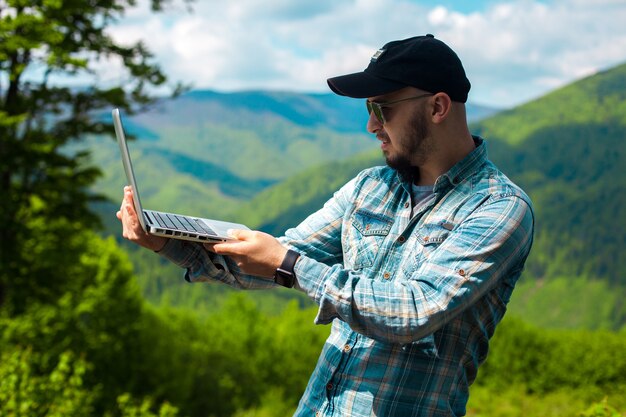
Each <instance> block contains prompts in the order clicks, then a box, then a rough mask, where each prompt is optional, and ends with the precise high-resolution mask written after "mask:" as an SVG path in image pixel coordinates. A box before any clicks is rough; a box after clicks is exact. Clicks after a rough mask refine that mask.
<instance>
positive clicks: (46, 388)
mask: <svg viewBox="0 0 626 417" xmlns="http://www.w3.org/2000/svg"><path fill="white" fill-rule="evenodd" d="M43 362H44V359H43V357H42V355H41V354H39V353H35V352H33V351H32V350H31V349H27V350H24V349H19V348H18V349H15V350H12V351H8V352H3V353H2V356H1V360H0V416H2V417H37V416H46V417H65V416H76V417H80V416H85V417H88V416H91V415H92V412H93V402H94V398H95V395H96V394H95V392H94V391H92V390H90V389H88V388H87V387H85V385H84V380H83V378H84V375H85V372H86V371H87V368H88V364H87V363H86V362H85V361H84V360H83V359H80V358H76V357H75V355H73V354H72V353H71V352H64V353H62V354H61V355H60V356H59V361H58V363H57V364H56V365H55V366H54V367H53V369H52V370H51V372H50V373H47V374H46V373H44V374H42V373H41V372H40V368H41V367H42V366H45V365H43Z"/></svg>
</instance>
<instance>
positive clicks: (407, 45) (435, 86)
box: [327, 34, 471, 103]
mask: <svg viewBox="0 0 626 417" xmlns="http://www.w3.org/2000/svg"><path fill="white" fill-rule="evenodd" d="M327 81H328V86H329V87H330V89H331V90H333V91H334V92H335V93H337V94H339V95H342V96H348V97H354V98H367V97H375V96H380V95H383V94H388V93H391V92H393V91H397V90H400V89H402V88H405V87H415V88H419V89H420V90H424V91H428V92H429V93H433V94H436V93H439V92H444V93H446V94H448V96H450V98H451V99H452V101H458V102H461V103H465V102H466V101H467V94H468V93H469V90H470V87H471V85H470V82H469V80H468V79H467V76H466V75H465V70H464V69H463V64H461V60H460V59H459V57H458V56H457V54H456V53H455V52H454V51H453V50H452V49H451V48H450V47H449V46H448V45H446V44H445V43H443V42H442V41H440V40H439V39H435V37H434V36H433V35H431V34H428V35H424V36H416V37H413V38H409V39H403V40H399V41H392V42H389V43H387V44H386V45H385V46H383V47H382V48H381V49H379V50H378V51H376V53H375V54H374V56H372V58H371V59H370V63H369V65H368V66H367V68H365V70H364V71H363V72H356V73H354V74H348V75H341V76H338V77H333V78H329V79H328V80H327Z"/></svg>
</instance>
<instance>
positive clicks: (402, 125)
mask: <svg viewBox="0 0 626 417" xmlns="http://www.w3.org/2000/svg"><path fill="white" fill-rule="evenodd" d="M421 94H423V92H421V91H420V90H417V89H414V88H405V89H402V90H399V91H396V92H393V93H391V94H386V95H384V96H378V97H373V98H370V99H369V100H370V101H374V102H379V103H384V102H390V101H395V100H401V99H404V98H409V97H416V96H419V95H421ZM428 98H429V97H423V98H419V99H416V100H407V101H403V102H399V103H397V104H394V105H392V106H389V107H388V108H385V107H383V112H384V116H385V123H384V124H383V123H381V122H380V121H379V120H378V119H377V118H376V117H375V115H374V113H373V112H372V114H370V119H369V121H368V123H367V129H368V131H369V132H371V133H374V134H376V138H377V139H378V140H380V141H381V142H382V143H381V146H380V147H381V149H382V151H383V154H384V156H385V160H386V161H387V165H389V166H390V167H391V168H394V169H396V170H397V171H398V172H399V173H400V174H401V175H403V176H410V174H412V173H413V171H415V168H416V167H419V166H422V165H424V164H425V163H426V161H427V160H428V157H429V155H430V154H431V153H432V151H433V150H434V142H433V139H432V136H431V135H430V128H429V125H428V120H427V118H426V107H427V106H426V104H427V100H428Z"/></svg>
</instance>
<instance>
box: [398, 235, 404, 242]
mask: <svg viewBox="0 0 626 417" xmlns="http://www.w3.org/2000/svg"><path fill="white" fill-rule="evenodd" d="M405 240H406V238H405V237H404V236H400V237H399V238H398V242H400V243H404V241H405Z"/></svg>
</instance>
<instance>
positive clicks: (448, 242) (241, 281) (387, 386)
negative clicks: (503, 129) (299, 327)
mask: <svg viewBox="0 0 626 417" xmlns="http://www.w3.org/2000/svg"><path fill="white" fill-rule="evenodd" d="M328 84H329V86H330V88H331V89H332V90H333V91H334V92H335V93H337V94H341V95H345V96H349V97H355V98H367V100H366V105H367V109H368V111H369V112H370V118H369V121H368V123H367V130H368V131H369V132H370V133H372V134H375V135H376V137H377V138H378V139H379V140H380V142H381V145H380V146H381V149H382V151H383V153H384V156H385V158H386V161H387V165H388V166H387V167H376V168H371V169H366V170H365V171H363V172H361V173H360V174H359V175H358V176H357V177H356V178H354V179H353V180H352V181H350V182H349V183H348V184H346V185H345V186H344V187H342V188H341V189H340V190H339V191H337V192H336V193H335V194H334V196H333V197H332V198H331V199H330V200H329V201H328V202H327V203H326V204H325V205H324V207H323V208H322V209H320V210H319V211H318V212H316V213H314V214H312V215H311V216H309V217H308V218H307V219H306V220H305V221H304V222H302V223H301V224H300V225H299V226H297V227H296V228H294V229H290V230H288V231H287V232H286V234H285V236H284V237H282V238H280V239H275V238H273V237H271V236H269V235H267V234H264V233H261V232H255V231H233V233H232V235H233V236H234V237H235V238H237V239H238V241H235V242H229V243H220V244H213V245H206V247H203V246H202V245H200V244H193V243H186V242H183V241H176V240H170V241H166V240H164V239H162V238H155V237H153V236H149V235H146V234H145V233H143V231H142V230H141V228H140V227H139V226H138V223H137V219H136V215H135V213H134V211H133V206H132V194H131V193H130V190H129V189H127V190H126V195H125V198H124V200H123V202H122V207H121V209H120V212H118V217H119V218H120V219H121V220H122V222H123V226H124V232H123V233H124V236H125V237H126V238H128V239H130V240H133V241H135V242H137V243H139V244H141V245H143V246H145V247H148V248H150V249H153V250H157V251H159V253H160V254H162V255H163V256H165V257H166V258H168V259H170V260H172V261H173V262H175V263H177V264H178V265H180V266H181V267H183V268H186V270H187V272H186V275H185V277H186V279H187V280H189V281H192V282H195V281H207V280H217V281H221V282H224V283H226V284H228V285H232V286H235V287H241V288H262V287H271V286H275V285H277V284H281V285H284V286H287V287H291V286H293V287H294V288H296V289H298V290H300V291H304V292H305V293H306V294H308V295H309V296H310V297H311V298H312V299H313V300H314V301H315V302H316V303H317V304H318V305H319V312H318V315H317V317H316V319H315V322H316V323H318V324H330V323H332V330H331V334H330V337H329V338H328V340H327V341H326V344H325V345H324V348H323V351H322V353H321V356H320V358H319V361H318V363H317V367H316V368H315V371H314V372H313V375H312V376H311V379H310V380H309V384H308V386H307V388H306V391H305V393H304V395H303V397H302V399H301V401H300V404H299V406H298V409H297V411H296V415H298V416H311V415H315V416H461V415H464V414H465V413H466V403H467V400H468V396H469V391H468V389H469V386H470V384H471V383H472V382H473V381H474V379H475V378H476V374H477V369H478V366H479V365H480V364H481V363H482V362H483V361H484V360H485V358H486V355H487V350H488V342H489V339H490V337H491V336H492V335H493V332H494V330H495V326H496V325H497V324H498V323H499V322H500V320H501V319H502V317H503V315H504V313H505V310H506V304H507V302H508V301H509V298H510V296H511V292H512V291H513V288H514V285H515V283H516V281H517V279H518V278H519V276H520V274H521V272H522V269H523V266H524V262H525V260H526V258H527V256H528V253H529V251H530V247H531V242H532V235H533V223H534V221H533V214H532V208H531V203H530V199H529V198H528V196H526V194H524V192H523V191H522V190H520V189H519V188H518V187H517V186H516V185H515V184H513V183H512V182H511V181H510V180H509V179H508V178H507V177H505V176H504V175H503V174H502V173H501V172H500V171H499V170H498V169H497V168H496V167H495V166H494V165H493V164H492V163H491V162H490V161H489V160H488V159H487V154H486V149H485V147H486V145H485V143H484V141H483V140H482V139H481V138H479V137H473V136H472V135H471V134H470V132H469V129H468V127H467V122H466V115H465V104H464V103H465V102H466V100H467V95H468V92H469V89H470V83H469V81H468V80H467V77H466V75H465V71H464V69H463V66H462V64H461V62H460V60H459V58H458V57H457V55H456V54H455V53H454V52H453V51H452V50H451V49H450V48H449V47H448V46H447V45H445V44H444V43H443V42H441V41H439V40H437V39H435V38H434V37H433V36H432V35H426V36H418V37H414V38H410V39H405V40H402V41H394V42H390V43H388V44H386V45H385V46H384V47H383V48H382V49H380V50H379V51H377V52H376V53H375V54H374V56H373V57H372V58H371V61H370V63H369V66H368V67H367V68H366V69H365V70H364V71H363V72H359V73H355V74H349V75H344V76H340V77H335V78H331V79H329V80H328Z"/></svg>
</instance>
